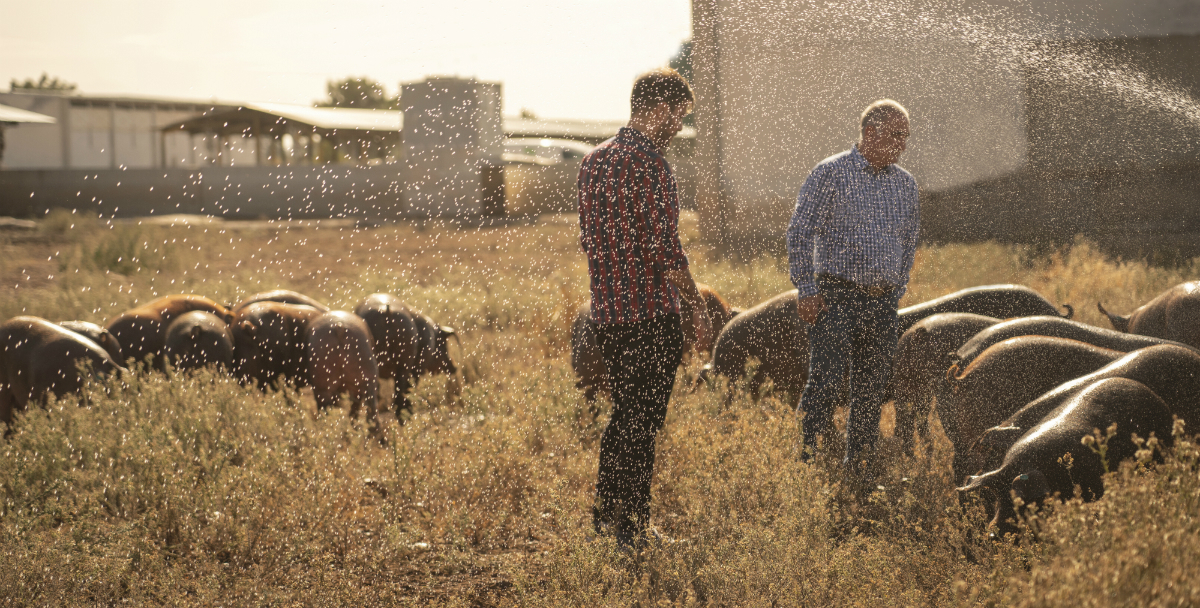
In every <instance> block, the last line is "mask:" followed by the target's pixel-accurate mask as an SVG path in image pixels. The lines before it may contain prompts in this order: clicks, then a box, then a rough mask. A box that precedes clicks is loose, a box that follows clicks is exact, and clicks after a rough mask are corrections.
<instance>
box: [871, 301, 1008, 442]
mask: <svg viewBox="0 0 1200 608" xmlns="http://www.w3.org/2000/svg"><path fill="white" fill-rule="evenodd" d="M999 322H1000V319H997V318H995V317H986V316H983V315H977V314H972V313H969V312H944V313H939V314H936V315H932V316H929V317H926V318H924V319H921V320H920V321H917V322H916V323H914V324H913V326H912V327H910V328H908V331H906V332H904V334H903V335H901V336H900V341H899V342H898V343H897V345H896V356H895V358H894V359H893V362H892V376H891V378H890V379H889V380H888V385H887V389H886V390H885V392H884V401H885V402H886V401H889V400H890V401H892V402H893V405H894V406H895V408H896V433H895V434H896V437H899V438H900V439H901V440H902V441H903V444H904V450H905V452H907V453H909V454H911V453H912V449H913V437H914V435H915V433H916V432H919V433H920V434H921V435H922V436H926V435H927V434H928V430H929V410H930V408H931V406H932V405H933V394H934V386H935V383H936V382H937V380H939V379H941V378H943V377H945V375H946V370H947V369H949V368H950V364H951V357H952V356H953V354H954V351H956V350H958V347H960V346H962V345H963V343H964V342H966V341H967V340H970V339H971V337H972V336H974V335H975V334H977V333H979V332H980V331H982V330H984V329H986V328H988V327H991V326H992V325H995V324H996V323H999ZM914 427H917V428H916V429H915V432H914Z"/></svg>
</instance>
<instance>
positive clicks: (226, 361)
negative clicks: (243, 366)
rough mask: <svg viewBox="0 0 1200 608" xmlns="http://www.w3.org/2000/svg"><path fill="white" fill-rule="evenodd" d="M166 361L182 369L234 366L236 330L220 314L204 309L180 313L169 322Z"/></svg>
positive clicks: (230, 368) (165, 348)
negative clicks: (233, 330) (231, 328)
mask: <svg viewBox="0 0 1200 608" xmlns="http://www.w3.org/2000/svg"><path fill="white" fill-rule="evenodd" d="M164 352H165V354H166V358H167V361H168V362H169V363H170V364H171V365H173V366H174V367H175V369H179V370H188V369H198V368H201V367H205V366H208V365H216V366H218V367H220V368H222V369H224V370H227V371H232V370H233V332H232V331H231V330H230V329H229V325H228V324H227V323H225V321H223V320H222V319H221V318H220V317H218V316H217V315H214V314H212V313H211V312H205V311H202V310H194V311H192V312H188V313H184V314H182V315H179V317H178V318H177V319H175V320H174V321H171V324H170V325H168V326H167V338H166V345H165V346H164Z"/></svg>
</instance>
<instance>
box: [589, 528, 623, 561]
mask: <svg viewBox="0 0 1200 608" xmlns="http://www.w3.org/2000/svg"><path fill="white" fill-rule="evenodd" d="M592 526H593V534H592V535H589V538H588V540H589V541H590V542H596V541H599V540H601V539H605V538H611V539H613V540H614V541H616V543H617V551H618V552H620V553H621V554H622V555H624V556H625V557H632V556H633V554H634V553H635V550H634V544H635V543H634V537H633V535H632V534H631V533H630V532H629V530H628V529H627V528H628V527H627V526H618V525H617V524H615V523H612V522H609V521H596V522H594V523H593V524H592Z"/></svg>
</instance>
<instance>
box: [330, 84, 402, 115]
mask: <svg viewBox="0 0 1200 608" xmlns="http://www.w3.org/2000/svg"><path fill="white" fill-rule="evenodd" d="M325 91H326V93H327V94H328V98H327V99H325V100H322V101H320V102H317V106H323V107H335V108H363V109H373V110H395V109H397V108H399V107H400V100H399V99H398V98H396V97H388V94H387V91H386V90H385V89H384V88H383V85H382V84H380V83H379V82H377V81H375V80H372V79H370V78H367V77H366V76H361V77H354V76H350V77H347V78H345V79H342V80H330V81H328V82H326V83H325Z"/></svg>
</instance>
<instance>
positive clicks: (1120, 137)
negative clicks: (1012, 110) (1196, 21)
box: [1025, 35, 1200, 172]
mask: <svg viewBox="0 0 1200 608" xmlns="http://www.w3.org/2000/svg"><path fill="white" fill-rule="evenodd" d="M1049 46H1051V48H1052V52H1054V53H1056V54H1059V55H1064V56H1068V57H1070V56H1078V57H1081V58H1085V59H1088V60H1089V61H1091V62H1094V63H1098V64H1101V65H1106V66H1111V68H1112V70H1113V73H1114V75H1112V76H1108V77H1099V78H1098V77H1097V75H1096V74H1094V73H1081V72H1074V71H1043V70H1032V69H1031V70H1027V71H1026V82H1025V87H1026V91H1027V92H1026V97H1027V99H1028V101H1029V102H1028V104H1027V107H1026V113H1027V116H1028V133H1029V141H1030V151H1029V162H1030V165H1031V167H1032V168H1034V169H1038V170H1041V171H1049V172H1064V171H1067V172H1071V171H1073V172H1081V171H1084V172H1086V171H1094V170H1097V169H1107V170H1119V169H1129V168H1136V167H1139V166H1141V167H1158V166H1163V165H1174V164H1180V163H1193V162H1196V161H1200V105H1198V104H1197V101H1196V100H1198V99H1200V35H1172V36H1154V37H1141V38H1123V39H1116V40H1083V41H1072V42H1061V43H1056V44H1054V45H1049ZM1172 105H1174V106H1176V107H1177V108H1180V107H1181V108H1182V110H1183V111H1180V110H1179V109H1171V108H1170V107H1169V106H1172Z"/></svg>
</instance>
